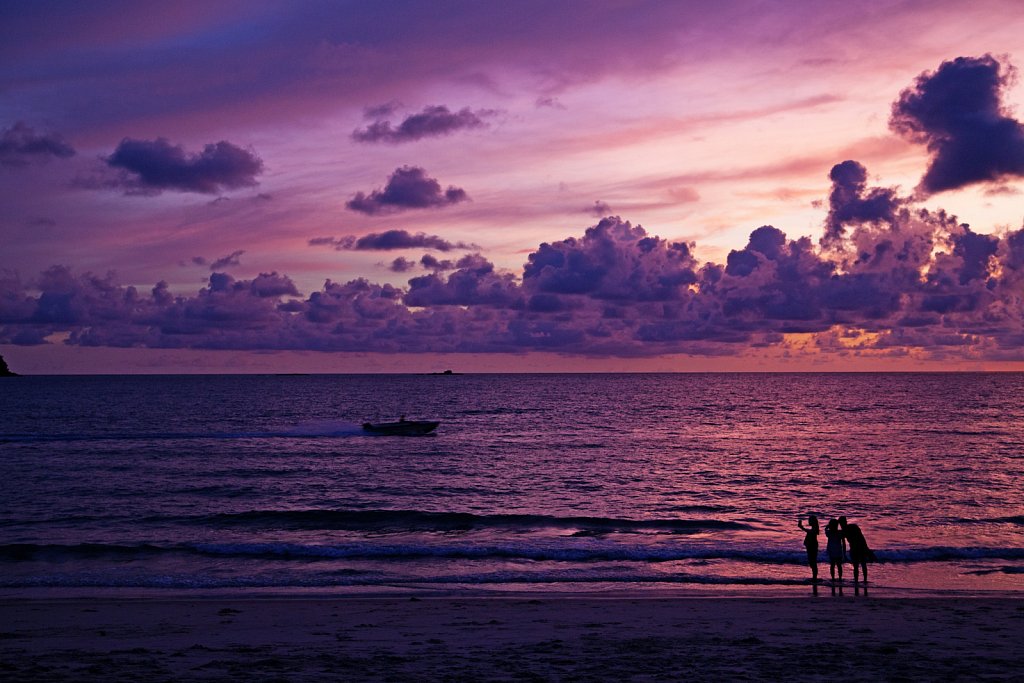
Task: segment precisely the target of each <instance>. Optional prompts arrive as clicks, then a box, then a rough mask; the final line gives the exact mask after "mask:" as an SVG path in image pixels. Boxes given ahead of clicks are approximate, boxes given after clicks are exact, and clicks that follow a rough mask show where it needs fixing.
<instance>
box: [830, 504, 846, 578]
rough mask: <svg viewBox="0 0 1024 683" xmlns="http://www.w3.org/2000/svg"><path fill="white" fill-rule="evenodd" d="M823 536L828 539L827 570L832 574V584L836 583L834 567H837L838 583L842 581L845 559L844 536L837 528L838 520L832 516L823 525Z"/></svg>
mask: <svg viewBox="0 0 1024 683" xmlns="http://www.w3.org/2000/svg"><path fill="white" fill-rule="evenodd" d="M825 537H826V538H827V539H828V571H829V574H831V575H832V585H833V586H835V583H836V567H839V583H840V584H841V583H842V582H843V562H844V561H845V560H846V538H845V537H844V536H843V532H842V530H840V528H839V520H837V519H835V518H832V519H830V520H828V525H827V526H826V527H825Z"/></svg>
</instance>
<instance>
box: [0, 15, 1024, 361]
mask: <svg viewBox="0 0 1024 683" xmlns="http://www.w3.org/2000/svg"><path fill="white" fill-rule="evenodd" d="M1022 36H1024V11H1022V10H1021V9H1020V7H1019V3H1017V2H1011V1H1005V2H1004V1H994V0H991V1H990V0H982V1H979V2H973V3H953V2H943V1H938V2H935V1H933V2H871V3H867V4H863V3H862V4H860V5H857V4H851V3H845V2H842V3H841V2H821V1H819V2H729V1H725V2H717V3H696V2H694V3H685V4H683V3H677V2H640V1H637V2H631V1H627V0H622V1H616V2H594V3H585V4H581V3H576V2H550V1H545V2H514V1H513V2H506V3H481V2H469V1H467V2H375V3H365V2H359V3H342V2H330V3H327V2H325V3H316V2H310V3H302V4H301V6H300V5H295V4H293V3H263V2H244V3H243V2H229V1H224V2H218V1H211V0H206V1H204V2H202V3H198V2H196V3H193V2H187V1H186V2H178V3H172V4H171V6H165V5H164V4H160V3H147V2H131V3H128V2H124V3H122V2H92V3H81V4H75V3H58V2H32V3H29V2H26V3H13V4H12V3H7V4H5V5H3V7H0V79H2V81H0V83H2V90H0V201H2V205H3V207H4V210H3V212H0V231H2V237H3V249H2V251H0V353H2V354H3V355H4V356H5V357H6V358H7V359H8V362H9V363H10V364H11V366H12V368H14V369H15V370H20V371H24V372H45V371H53V372H103V371H129V372H130V371H139V372H145V371H160V372H168V371H182V372H190V371H265V370H282V371H363V370H372V371H388V370H395V371H405V370H408V371H422V370H436V369H440V368H444V367H450V366H454V367H457V368H458V369H465V370H489V371H500V370H560V369H570V370H704V369H724V370H741V369H819V368H820V369H843V370H858V369H865V370H867V369H944V368H952V369H964V368H1018V367H1020V365H1019V364H1020V362H1021V361H1022V360H1024V351H1022V342H1024V309H1022V306H1024V232H1022V228H1024V226H1022V223H1024V210H1022V207H1024V200H1022V194H1021V192H1022V191H1024V126H1022V124H1021V121H1022V120H1024V113H1022V104H1024V90H1022V88H1021V86H1020V84H1019V81H1018V78H1017V71H1016V68H1017V67H1018V66H1020V65H1021V64H1024V37H1022ZM641 226H642V227H641Z"/></svg>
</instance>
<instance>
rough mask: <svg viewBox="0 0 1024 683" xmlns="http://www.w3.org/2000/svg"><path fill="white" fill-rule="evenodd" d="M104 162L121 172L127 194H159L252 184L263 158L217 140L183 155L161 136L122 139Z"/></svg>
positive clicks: (178, 148) (222, 188)
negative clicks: (142, 138) (170, 191)
mask: <svg viewBox="0 0 1024 683" xmlns="http://www.w3.org/2000/svg"><path fill="white" fill-rule="evenodd" d="M106 162H107V165H108V166H110V167H111V168H113V169H117V170H120V171H122V172H123V174H122V176H121V179H120V181H119V185H120V186H122V187H124V188H125V189H126V190H127V191H128V192H130V193H137V194H159V193H160V192H162V191H164V190H174V191H177V192H198V193H202V194H216V193H218V192H222V191H224V190H231V189H237V188H240V187H251V186H253V185H256V184H257V183H256V176H258V175H259V174H260V173H262V172H263V161H262V160H261V159H260V158H259V157H258V156H256V154H255V153H254V152H252V151H250V150H245V149H242V148H241V147H237V146H236V145H233V144H231V143H230V142H225V141H223V140H222V141H220V142H217V143H214V144H209V145H206V146H205V147H203V151H202V152H200V153H198V154H187V153H186V152H185V150H184V148H182V147H181V146H180V145H172V144H171V143H170V142H168V141H167V139H165V138H157V139H156V140H133V139H131V138H125V139H124V140H122V141H121V144H119V145H118V146H117V149H115V150H114V152H113V154H111V155H110V156H108V157H107V158H106Z"/></svg>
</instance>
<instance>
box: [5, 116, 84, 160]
mask: <svg viewBox="0 0 1024 683" xmlns="http://www.w3.org/2000/svg"><path fill="white" fill-rule="evenodd" d="M74 155H75V149H74V148H73V147H72V146H71V145H69V144H68V143H67V142H66V141H65V140H64V138H62V137H61V136H59V135H57V134H56V133H37V132H36V131H35V129H33V128H31V127H30V126H28V125H26V124H25V123H24V122H23V121H18V122H17V123H15V124H14V125H13V126H11V127H10V128H5V129H3V130H2V131H0V165H3V166H26V165H28V164H29V163H30V162H32V161H34V160H44V159H48V158H50V157H56V158H58V159H67V158H68V157H73V156H74Z"/></svg>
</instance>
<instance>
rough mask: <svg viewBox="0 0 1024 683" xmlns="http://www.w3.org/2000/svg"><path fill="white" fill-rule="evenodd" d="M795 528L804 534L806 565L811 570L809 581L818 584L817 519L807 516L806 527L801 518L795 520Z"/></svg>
mask: <svg viewBox="0 0 1024 683" xmlns="http://www.w3.org/2000/svg"><path fill="white" fill-rule="evenodd" d="M796 524H797V526H799V527H800V530H801V531H803V532H804V547H805V548H807V565H808V566H809V567H810V568H811V581H813V582H814V583H817V582H818V518H817V517H815V516H814V515H808V516H807V526H806V527H805V526H804V520H803V518H800V519H797V521H796Z"/></svg>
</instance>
